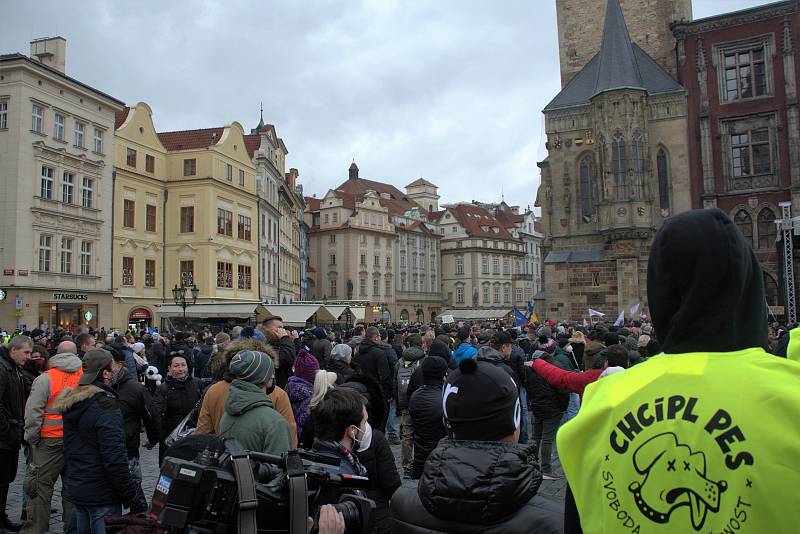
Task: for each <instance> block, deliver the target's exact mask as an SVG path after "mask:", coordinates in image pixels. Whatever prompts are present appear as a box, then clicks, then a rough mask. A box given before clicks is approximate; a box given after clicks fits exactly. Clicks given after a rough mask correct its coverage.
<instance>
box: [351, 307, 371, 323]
mask: <svg viewBox="0 0 800 534" xmlns="http://www.w3.org/2000/svg"><path fill="white" fill-rule="evenodd" d="M350 311H351V312H353V324H358V323H363V322H364V317H365V316H366V314H367V308H365V307H364V306H350Z"/></svg>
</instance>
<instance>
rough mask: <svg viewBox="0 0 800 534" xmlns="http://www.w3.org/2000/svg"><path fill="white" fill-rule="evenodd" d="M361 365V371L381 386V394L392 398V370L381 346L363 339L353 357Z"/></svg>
mask: <svg viewBox="0 0 800 534" xmlns="http://www.w3.org/2000/svg"><path fill="white" fill-rule="evenodd" d="M353 359H354V360H355V361H356V363H357V364H358V365H359V366H360V367H361V372H362V373H364V374H365V375H367V376H369V377H372V378H373V379H375V380H376V381H377V382H378V384H380V386H381V390H382V391H383V396H384V397H385V398H386V399H390V398H392V380H393V378H392V372H391V369H390V368H389V358H388V357H387V355H386V350H385V349H384V347H383V346H381V345H378V344H376V343H374V342H373V341H372V340H370V339H365V340H364V341H362V342H361V345H359V347H358V354H357V355H356V356H354V357H353Z"/></svg>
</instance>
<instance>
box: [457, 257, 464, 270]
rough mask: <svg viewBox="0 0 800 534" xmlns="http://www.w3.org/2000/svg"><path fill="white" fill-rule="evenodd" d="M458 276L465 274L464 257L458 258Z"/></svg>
mask: <svg viewBox="0 0 800 534" xmlns="http://www.w3.org/2000/svg"><path fill="white" fill-rule="evenodd" d="M456 274H464V257H463V256H456Z"/></svg>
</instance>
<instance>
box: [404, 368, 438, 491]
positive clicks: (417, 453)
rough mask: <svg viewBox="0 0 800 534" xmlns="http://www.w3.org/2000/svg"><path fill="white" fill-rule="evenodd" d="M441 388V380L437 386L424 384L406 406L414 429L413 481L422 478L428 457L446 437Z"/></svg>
mask: <svg viewBox="0 0 800 534" xmlns="http://www.w3.org/2000/svg"><path fill="white" fill-rule="evenodd" d="M442 387H443V382H442V381H441V380H439V384H438V386H437V385H434V384H426V385H424V386H422V387H421V388H419V389H417V391H415V392H414V396H413V397H411V401H410V402H409V404H408V411H409V413H410V414H411V424H412V426H413V428H414V463H413V464H412V467H411V478H412V479H414V480H416V479H418V478H419V477H420V476H422V468H423V467H424V466H425V461H426V460H427V459H428V455H430V453H431V451H432V450H433V449H435V448H436V446H437V445H438V444H439V440H441V439H442V438H443V437H445V435H447V430H446V429H445V427H444V420H443V418H444V410H443V407H442Z"/></svg>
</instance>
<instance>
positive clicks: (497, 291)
mask: <svg viewBox="0 0 800 534" xmlns="http://www.w3.org/2000/svg"><path fill="white" fill-rule="evenodd" d="M494 301H495V302H500V286H494Z"/></svg>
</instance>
